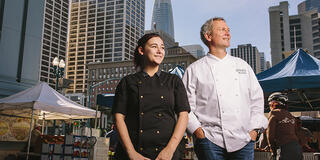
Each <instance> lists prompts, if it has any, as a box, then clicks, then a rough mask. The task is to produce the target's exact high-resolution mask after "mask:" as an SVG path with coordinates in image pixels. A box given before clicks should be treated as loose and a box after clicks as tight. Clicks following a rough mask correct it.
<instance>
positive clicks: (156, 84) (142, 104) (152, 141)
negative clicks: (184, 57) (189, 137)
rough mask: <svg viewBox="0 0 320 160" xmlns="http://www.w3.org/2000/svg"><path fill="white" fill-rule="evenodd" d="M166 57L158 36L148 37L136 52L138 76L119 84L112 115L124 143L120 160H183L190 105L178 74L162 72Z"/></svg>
mask: <svg viewBox="0 0 320 160" xmlns="http://www.w3.org/2000/svg"><path fill="white" fill-rule="evenodd" d="M164 56H165V50H164V43H163V40H162V39H161V37H160V36H159V35H158V34H155V33H150V34H145V35H144V36H143V37H142V38H140V39H139V41H138V46H137V48H136V50H135V53H134V63H135V67H136V70H137V73H135V74H131V75H128V76H126V77H124V78H123V79H122V80H121V81H120V82H119V84H118V86H117V89H116V93H115V98H114V104H113V107H112V113H113V114H114V116H115V122H116V126H117V130H118V133H119V136H120V139H121V144H122V145H118V147H117V149H116V157H117V159H119V160H126V159H131V160H149V159H152V160H154V159H156V160H164V159H165V160H170V159H180V156H182V155H179V153H178V151H176V150H177V148H179V147H184V146H181V145H179V143H180V141H181V139H182V137H183V134H184V132H185V130H186V126H187V123H188V112H189V111H190V107H189V102H188V99H187V94H186V91H185V88H184V85H183V83H182V81H181V80H180V78H179V77H178V76H176V75H173V74H169V73H167V72H162V71H161V70H160V68H159V65H160V64H161V62H162V61H163V58H164Z"/></svg>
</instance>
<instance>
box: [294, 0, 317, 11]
mask: <svg viewBox="0 0 320 160" xmlns="http://www.w3.org/2000/svg"><path fill="white" fill-rule="evenodd" d="M313 9H317V10H318V12H320V1H319V0H306V1H303V2H301V3H300V4H299V5H298V13H299V14H302V13H303V12H306V11H311V10H313Z"/></svg>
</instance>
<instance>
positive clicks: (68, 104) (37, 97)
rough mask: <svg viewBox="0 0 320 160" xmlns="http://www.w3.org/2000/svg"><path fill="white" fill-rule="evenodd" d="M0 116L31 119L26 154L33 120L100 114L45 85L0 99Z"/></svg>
mask: <svg viewBox="0 0 320 160" xmlns="http://www.w3.org/2000/svg"><path fill="white" fill-rule="evenodd" d="M0 115H2V116H13V117H24V118H31V123H30V133H29V134H30V135H29V142H28V153H27V157H28V156H29V147H30V138H31V130H32V120H33V119H46V120H49V119H84V118H95V117H96V116H97V117H100V112H98V113H97V112H96V111H95V110H93V109H90V108H86V107H84V106H82V105H80V104H77V103H75V102H73V101H71V100H70V99H68V98H66V97H65V96H63V95H61V94H60V93H58V92H57V91H55V90H54V89H53V88H51V87H50V86H49V85H48V84H47V83H45V82H40V83H39V84H37V85H36V86H34V87H32V88H29V89H26V90H24V91H22V92H19V93H17V94H14V95H11V96H9V97H6V98H3V99H0Z"/></svg>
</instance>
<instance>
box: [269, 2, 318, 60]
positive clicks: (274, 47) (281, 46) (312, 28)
mask: <svg viewBox="0 0 320 160" xmlns="http://www.w3.org/2000/svg"><path fill="white" fill-rule="evenodd" d="M269 18H270V40H271V42H270V45H271V56H272V65H276V64H277V63H279V62H280V61H282V60H283V59H284V58H285V57H286V56H285V54H284V53H288V52H291V53H292V50H296V49H298V48H303V49H307V50H308V51H309V53H310V54H312V55H314V56H315V57H317V58H320V30H319V28H320V24H319V23H318V22H319V20H320V14H319V12H318V10H317V9H313V10H309V11H305V12H300V13H299V14H298V15H291V16H289V14H288V2H287V1H285V2H280V5H279V6H272V7H270V8H269Z"/></svg>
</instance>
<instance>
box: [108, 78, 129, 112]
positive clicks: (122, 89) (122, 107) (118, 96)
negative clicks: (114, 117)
mask: <svg viewBox="0 0 320 160" xmlns="http://www.w3.org/2000/svg"><path fill="white" fill-rule="evenodd" d="M126 86H127V85H126V79H125V78H122V79H121V81H120V82H119V84H118V86H117V89H116V92H115V97H114V100H113V105H112V114H115V113H121V114H123V115H126V114H127V101H128V100H127V98H128V97H127V87H126Z"/></svg>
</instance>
